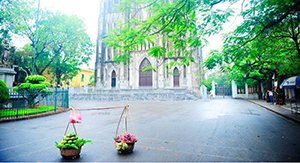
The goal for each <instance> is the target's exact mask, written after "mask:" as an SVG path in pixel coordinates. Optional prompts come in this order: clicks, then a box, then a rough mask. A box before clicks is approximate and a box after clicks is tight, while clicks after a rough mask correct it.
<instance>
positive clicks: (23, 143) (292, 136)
mask: <svg viewBox="0 0 300 163" xmlns="http://www.w3.org/2000/svg"><path fill="white" fill-rule="evenodd" d="M123 104H125V102H124V103H123V102H118V103H113V102H106V103H104V102H74V101H72V103H71V105H72V106H74V107H78V108H82V109H87V108H92V107H105V106H116V105H123ZM129 104H130V111H131V112H130V116H129V129H130V131H131V132H133V133H135V134H136V135H137V138H138V142H137V144H136V148H135V150H134V153H132V154H131V155H127V156H124V155H118V154H117V152H116V151H115V149H114V144H113V136H114V134H115V128H116V125H117V120H118V117H119V115H120V113H121V111H122V109H112V110H93V111H91V110H89V111H87V110H83V111H82V114H83V118H84V119H83V123H82V124H80V125H79V127H78V128H79V130H80V133H79V134H80V136H82V137H84V138H87V139H92V140H93V143H92V144H87V145H85V146H84V147H83V149H82V152H81V158H80V159H78V160H77V161H300V141H299V138H300V125H299V124H295V123H293V122H291V121H288V120H286V119H284V118H282V117H280V116H278V115H276V114H274V113H272V112H270V111H267V110H265V109H264V108H262V107H259V106H257V105H255V104H253V103H250V102H248V101H245V100H233V99H215V100H210V101H201V100H200V101H192V102H190V101H189V102H178V101H177V102H129ZM68 115H69V113H62V114H59V115H53V116H48V117H42V118H37V119H31V120H22V121H16V122H7V123H0V161H55V162H58V161H65V160H63V159H61V157H60V155H59V151H58V149H56V148H55V147H54V141H56V140H59V139H60V138H61V137H62V134H63V132H64V129H65V127H66V121H67V117H68Z"/></svg>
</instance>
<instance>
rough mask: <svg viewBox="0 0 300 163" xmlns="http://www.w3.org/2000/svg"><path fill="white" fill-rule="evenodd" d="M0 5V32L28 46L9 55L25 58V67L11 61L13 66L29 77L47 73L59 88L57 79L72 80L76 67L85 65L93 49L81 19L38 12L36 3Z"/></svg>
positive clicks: (21, 1) (31, 0)
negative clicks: (14, 36)
mask: <svg viewBox="0 0 300 163" xmlns="http://www.w3.org/2000/svg"><path fill="white" fill-rule="evenodd" d="M0 3H1V16H0V20H1V21H2V23H1V25H0V28H1V29H2V30H4V31H6V32H9V33H10V34H11V35H12V34H15V35H19V36H21V37H25V38H27V39H28V40H29V44H28V45H30V46H28V45H25V46H26V47H24V48H23V49H21V50H18V51H20V52H18V51H17V52H16V53H15V54H12V56H16V57H17V58H20V59H22V60H23V59H25V58H26V59H27V60H26V62H27V63H24V62H20V61H21V60H14V63H15V64H18V65H20V66H22V67H23V66H24V67H23V69H26V70H30V71H29V72H30V73H31V74H40V75H42V74H43V73H45V72H46V70H48V71H49V72H51V73H54V74H55V75H54V76H55V77H56V79H57V80H56V81H57V83H58V84H60V82H61V79H62V80H64V81H67V80H69V79H72V78H73V77H74V76H75V75H76V74H77V72H78V70H79V66H80V65H82V64H87V63H88V61H89V59H90V56H91V54H92V53H93V45H92V43H91V40H90V38H89V36H88V35H87V33H86V31H85V26H84V23H83V21H82V20H81V19H79V18H78V17H76V16H69V15H65V14H62V13H58V12H51V11H47V10H41V9H40V8H39V6H38V5H39V4H38V1H37V0H29V1H25V0H16V1H10V0H2V1H1V2H0ZM25 50H26V51H25ZM29 58H31V59H30V60H31V61H28V59H29ZM18 61H19V63H18ZM25 64H26V65H25ZM29 68H30V69H29Z"/></svg>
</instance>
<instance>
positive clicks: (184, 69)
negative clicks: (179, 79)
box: [183, 65, 186, 78]
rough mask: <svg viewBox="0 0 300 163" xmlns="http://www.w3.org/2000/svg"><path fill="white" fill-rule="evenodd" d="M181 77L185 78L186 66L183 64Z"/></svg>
mask: <svg viewBox="0 0 300 163" xmlns="http://www.w3.org/2000/svg"><path fill="white" fill-rule="evenodd" d="M183 77H184V78H186V66H185V65H183Z"/></svg>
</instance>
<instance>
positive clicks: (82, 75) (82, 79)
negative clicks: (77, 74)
mask: <svg viewBox="0 0 300 163" xmlns="http://www.w3.org/2000/svg"><path fill="white" fill-rule="evenodd" d="M81 81H82V82H83V81H84V74H81Z"/></svg>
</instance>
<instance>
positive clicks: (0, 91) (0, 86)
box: [0, 80, 9, 104]
mask: <svg viewBox="0 0 300 163" xmlns="http://www.w3.org/2000/svg"><path fill="white" fill-rule="evenodd" d="M8 99H9V91H8V87H7V86H6V84H5V83H4V81H2V80H0V103H1V104H2V103H5V102H6V101H8Z"/></svg>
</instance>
